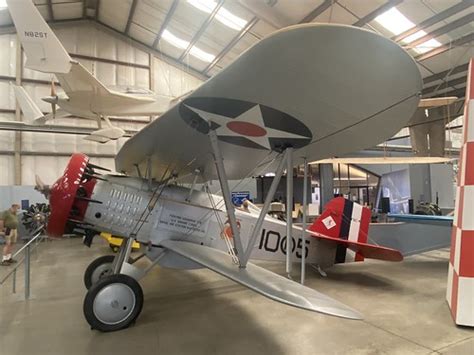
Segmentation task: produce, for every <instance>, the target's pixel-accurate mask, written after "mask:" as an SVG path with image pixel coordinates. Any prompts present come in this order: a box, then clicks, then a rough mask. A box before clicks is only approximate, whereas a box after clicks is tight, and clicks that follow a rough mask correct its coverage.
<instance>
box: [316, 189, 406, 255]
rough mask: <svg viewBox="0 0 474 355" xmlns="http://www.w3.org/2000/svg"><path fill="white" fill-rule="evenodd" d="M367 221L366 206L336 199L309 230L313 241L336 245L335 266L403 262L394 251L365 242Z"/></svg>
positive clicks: (341, 198) (343, 199) (327, 206)
mask: <svg viewBox="0 0 474 355" xmlns="http://www.w3.org/2000/svg"><path fill="white" fill-rule="evenodd" d="M370 218H371V212H370V209H368V208H367V207H363V206H361V205H359V204H358V203H355V202H352V201H349V200H346V199H345V198H343V197H336V198H334V199H332V200H331V201H329V203H328V204H327V205H326V206H325V210H324V212H323V214H322V215H321V216H320V217H319V218H318V219H316V220H315V221H314V223H313V224H312V225H311V226H310V227H309V228H308V229H309V231H310V232H313V233H312V236H313V237H315V238H318V239H322V240H324V241H329V242H335V243H337V249H336V255H335V261H334V262H335V263H344V262H351V261H364V258H373V259H380V260H389V261H400V260H402V259H403V257H402V255H401V254H400V252H399V251H397V250H394V249H390V248H385V247H381V246H378V245H372V244H368V243H367V241H368V234H369V224H370Z"/></svg>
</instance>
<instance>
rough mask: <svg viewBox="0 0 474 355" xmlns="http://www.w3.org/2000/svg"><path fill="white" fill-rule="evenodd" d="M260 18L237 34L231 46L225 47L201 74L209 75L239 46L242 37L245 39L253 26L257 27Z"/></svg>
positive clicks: (250, 22)
mask: <svg viewBox="0 0 474 355" xmlns="http://www.w3.org/2000/svg"><path fill="white" fill-rule="evenodd" d="M258 20H259V19H258V17H257V16H254V17H253V18H252V19H251V20H250V21H249V22H248V23H247V25H246V26H245V27H244V28H243V29H242V30H241V31H240V32H239V33H238V34H237V36H235V37H234V38H233V39H232V41H230V43H229V44H227V46H225V47H224V49H223V50H222V51H221V52H220V53H219V54H218V55H216V57H215V58H214V60H213V61H212V62H211V63H209V65H208V66H207V67H206V68H204V70H203V71H202V72H201V74H203V75H207V73H209V71H210V70H211V69H212V68H214V66H215V65H216V64H217V63H218V62H219V61H220V60H221V59H222V58H224V56H225V55H226V54H227V53H229V51H230V50H231V49H232V48H233V47H234V46H235V45H236V44H237V42H239V41H240V40H241V39H242V37H244V36H245V35H246V34H247V33H248V32H249V31H250V30H251V29H252V27H253V26H255V24H256V23H257V22H258Z"/></svg>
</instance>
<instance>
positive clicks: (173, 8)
mask: <svg viewBox="0 0 474 355" xmlns="http://www.w3.org/2000/svg"><path fill="white" fill-rule="evenodd" d="M178 5H179V0H174V1H173V3H172V4H171V6H170V8H169V10H168V13H167V14H166V16H165V19H164V20H163V23H162V24H161V27H160V30H159V31H158V33H157V34H156V38H155V40H154V41H153V45H152V47H153V48H156V46H157V44H158V42H159V41H160V39H161V35H162V34H163V31H164V30H165V29H166V27H168V24H169V22H170V21H171V18H172V17H173V15H174V12H175V11H176V8H177V7H178Z"/></svg>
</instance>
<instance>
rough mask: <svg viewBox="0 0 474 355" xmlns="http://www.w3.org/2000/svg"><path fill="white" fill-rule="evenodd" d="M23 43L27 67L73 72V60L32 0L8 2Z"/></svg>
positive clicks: (53, 71) (43, 70) (44, 70)
mask: <svg viewBox="0 0 474 355" xmlns="http://www.w3.org/2000/svg"><path fill="white" fill-rule="evenodd" d="M7 4H8V10H9V11H10V15H11V17H12V19H13V22H14V24H15V28H16V30H17V33H18V36H19V38H20V42H21V44H22V46H23V49H24V50H25V52H26V59H27V60H26V64H25V66H26V67H27V68H30V69H34V70H38V71H41V72H45V73H69V71H70V69H71V57H70V56H69V54H68V53H67V52H66V49H64V47H63V45H62V44H61V42H59V40H58V38H57V37H56V35H55V34H54V32H53V31H52V30H51V28H50V27H49V26H48V24H47V23H46V21H45V20H44V19H43V16H41V14H40V13H39V11H38V9H37V8H36V6H35V5H34V4H33V2H32V1H31V0H7Z"/></svg>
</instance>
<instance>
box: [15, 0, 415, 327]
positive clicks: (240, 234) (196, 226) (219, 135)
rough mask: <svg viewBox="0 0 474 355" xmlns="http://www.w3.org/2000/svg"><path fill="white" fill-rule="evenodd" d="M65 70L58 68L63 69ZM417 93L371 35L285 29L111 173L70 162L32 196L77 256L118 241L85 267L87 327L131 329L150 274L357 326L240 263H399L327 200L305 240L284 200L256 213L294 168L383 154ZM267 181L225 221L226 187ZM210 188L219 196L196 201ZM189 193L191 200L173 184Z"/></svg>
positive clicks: (396, 49) (168, 119)
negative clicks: (181, 273) (280, 207)
mask: <svg viewBox="0 0 474 355" xmlns="http://www.w3.org/2000/svg"><path fill="white" fill-rule="evenodd" d="M23 2H24V1H22V3H23ZM18 11H20V10H18ZM41 31H44V30H41V29H40V32H41ZM42 41H44V42H45V43H47V39H46V38H41V35H39V36H38V37H35V43H38V42H42ZM374 49H376V51H375V50H374ZM354 58H355V59H354ZM41 64H42V63H41V62H39V63H37V64H36V65H37V67H41ZM58 65H59V63H58ZM77 68H81V67H80V66H79V65H78V64H73V65H70V63H69V64H68V66H66V68H64V69H63V71H68V70H70V69H71V70H72V71H73V72H74V70H75V69H77ZM60 75H61V74H60ZM71 85H73V83H72V84H71ZM421 88H422V80H421V75H420V72H419V70H418V67H417V65H416V63H415V62H414V61H413V59H412V58H411V57H410V56H409V54H408V53H407V52H406V51H405V50H403V48H401V47H400V46H399V45H397V44H396V43H394V42H392V41H391V40H389V39H387V38H384V37H383V36H380V35H378V34H375V33H373V32H370V31H367V30H364V29H360V28H354V27H350V26H341V25H333V24H314V23H311V24H306V25H300V26H293V27H289V28H286V29H282V30H280V31H277V32H275V33H274V34H272V35H270V36H268V37H266V38H264V39H263V40H261V41H260V42H258V43H257V44H256V45H254V46H253V47H251V48H250V49H249V50H247V51H245V52H244V53H243V54H242V55H240V57H239V58H237V59H236V60H235V61H234V62H233V63H232V64H231V65H229V66H228V67H227V68H226V69H225V70H223V71H221V72H220V73H219V74H217V75H215V76H214V77H212V78H211V79H209V80H208V81H207V82H206V83H204V84H203V85H202V86H200V87H199V88H198V89H196V90H195V91H193V92H192V93H191V94H189V95H188V96H187V97H186V98H184V99H183V100H182V101H180V102H177V103H176V104H174V105H173V106H171V107H170V108H169V109H168V110H167V111H166V112H164V113H163V114H162V115H161V116H160V118H159V119H158V120H154V121H152V122H151V123H150V124H149V125H147V126H146V127H145V128H144V129H142V130H141V131H139V132H138V133H136V134H135V135H134V136H133V137H132V138H130V139H129V140H127V141H126V142H125V144H124V146H123V147H122V148H121V150H120V151H119V153H118V155H117V157H116V159H115V165H116V171H118V172H121V173H122V175H113V174H105V175H98V174H97V171H98V169H100V168H99V167H97V166H94V165H93V164H91V163H90V162H89V158H88V157H87V156H85V155H83V154H79V153H76V154H74V155H73V156H72V158H71V160H70V162H69V164H68V166H67V168H66V170H65V172H64V175H63V176H62V177H61V178H60V179H59V180H58V181H57V182H56V183H55V184H53V185H52V186H51V187H45V186H44V184H43V183H39V184H38V185H39V186H38V189H40V190H42V191H44V192H45V193H46V194H48V195H49V201H50V207H51V215H50V218H49V222H48V224H47V227H46V231H47V233H48V234H49V235H51V236H56V237H59V236H61V235H63V234H64V233H65V232H71V231H72V232H75V233H80V234H82V235H85V236H86V238H85V241H86V242H87V243H88V244H89V243H90V242H91V241H92V238H93V237H94V235H96V234H97V233H100V232H108V233H111V234H113V235H116V236H121V237H123V238H125V241H124V242H123V243H122V247H121V250H120V251H119V253H118V254H117V255H115V256H103V257H100V258H98V259H96V260H94V261H93V262H92V263H91V264H90V265H89V267H88V268H87V270H86V272H85V275H84V280H85V283H86V286H87V288H88V291H87V294H86V297H85V299H84V305H83V309H84V316H85V318H86V320H87V321H88V323H89V324H90V325H91V327H92V328H95V329H98V330H101V331H113V330H118V329H122V328H126V327H128V326H129V325H130V324H131V323H133V322H134V321H135V319H136V318H137V317H138V315H139V314H140V312H141V310H142V305H143V291H142V288H141V286H140V284H139V280H140V279H141V278H143V277H144V276H145V275H146V273H147V272H148V271H149V270H150V269H151V268H152V267H153V266H155V265H157V264H159V265H161V266H163V267H173V268H179V269H192V268H198V267H201V268H202V267H205V268H208V269H210V270H213V271H215V272H217V273H219V274H221V275H223V276H225V277H228V278H230V279H232V280H234V281H236V282H238V283H240V284H242V285H244V286H246V287H248V288H250V289H252V290H254V291H256V292H258V293H260V294H262V295H264V296H266V297H269V298H271V299H273V300H276V301H279V302H282V303H285V304H288V305H292V306H295V307H299V308H303V309H306V310H311V311H316V312H320V313H325V314H331V315H335V316H340V317H344V318H352V319H358V318H360V317H361V316H360V314H359V313H358V312H357V311H354V310H353V309H352V308H350V307H348V306H345V305H344V304H342V303H340V302H338V301H336V300H334V299H332V298H330V297H328V296H325V295H323V294H321V293H319V292H317V291H315V290H313V289H311V288H309V287H305V286H303V285H300V284H298V283H296V282H294V281H292V280H289V279H287V278H284V277H282V276H279V275H276V274H274V273H272V272H270V271H268V270H265V269H263V268H261V267H259V266H256V265H254V264H253V263H251V262H249V260H250V259H251V258H255V259H269V260H283V259H285V260H286V262H287V272H288V273H289V272H290V271H291V265H292V261H293V260H299V259H300V258H301V260H302V263H305V262H306V260H307V261H308V262H313V263H317V264H318V265H320V266H322V267H325V266H330V265H332V264H334V262H336V261H342V260H343V259H344V260H347V257H348V256H349V259H350V257H353V259H355V260H357V259H360V258H362V257H375V258H380V259H384V260H394V261H395V260H401V255H400V253H399V252H397V251H396V250H393V249H388V248H384V247H380V246H375V245H370V244H368V243H367V242H366V241H367V240H365V241H364V240H363V239H361V234H360V231H361V230H362V231H363V232H365V231H366V230H367V229H366V227H363V225H364V224H365V223H366V222H367V221H368V218H367V217H366V216H365V217H364V215H366V213H365V212H364V211H365V210H364V209H363V208H362V207H361V206H359V205H355V204H347V205H346V202H339V207H338V208H335V209H330V210H328V211H326V214H325V215H324V216H323V217H322V219H319V220H318V222H319V223H320V226H319V227H318V226H313V227H314V228H313V227H311V228H310V230H308V231H305V233H307V235H308V236H311V237H308V240H306V239H305V237H304V236H302V235H301V234H302V232H303V230H302V229H301V228H297V227H294V226H293V225H292V218H291V212H292V209H293V208H292V206H291V203H290V202H291V201H292V199H291V198H290V197H288V207H287V213H289V218H287V222H286V223H285V222H282V221H278V220H276V219H274V218H272V217H270V216H268V215H267V212H268V209H269V206H270V203H271V201H272V200H273V198H274V196H275V192H276V190H277V187H278V183H279V181H280V179H281V176H282V174H283V171H284V170H285V169H286V170H287V171H289V172H290V174H287V179H286V180H287V191H288V195H290V194H291V192H292V191H293V188H292V184H291V181H292V178H291V177H292V174H291V171H292V170H293V167H294V166H295V165H299V164H300V163H301V160H300V159H301V158H305V159H306V161H315V160H320V159H324V158H330V157H333V156H340V155H343V154H347V153H349V152H353V151H359V150H361V149H365V148H369V147H372V146H374V145H376V144H379V143H381V142H384V141H385V140H386V139H388V138H390V137H392V136H393V135H394V134H395V133H396V132H398V131H399V130H400V129H401V128H402V127H404V126H406V124H407V123H408V121H409V119H410V117H412V115H413V113H414V112H415V110H416V109H417V107H418V103H419V93H420V91H421ZM106 97H110V95H106ZM124 106H126V105H124ZM266 172H274V173H275V177H274V180H273V182H272V186H271V187H270V189H269V193H268V195H267V197H266V199H265V203H264V205H263V207H262V208H261V209H259V208H257V207H255V206H253V205H251V204H248V206H247V209H242V210H241V209H236V208H235V207H234V205H233V204H232V199H231V193H230V188H229V180H241V179H244V178H245V177H249V176H255V175H260V174H264V173H266ZM214 179H218V180H219V183H220V187H221V189H222V196H216V195H211V194H210V193H207V192H206V191H200V190H197V189H196V183H198V182H199V183H203V184H207V183H208V182H209V181H211V180H214ZM71 182H72V183H71ZM188 182H190V183H191V182H192V184H191V185H190V188H187V187H183V186H178V184H179V185H183V184H184V183H188ZM338 201H341V200H338ZM341 211H342V212H341ZM349 212H350V213H349ZM362 234H363V233H362ZM299 237H301V239H300V238H299ZM313 237H314V238H313ZM134 240H136V241H138V242H140V243H141V244H142V245H143V246H144V250H145V252H144V255H145V256H146V258H147V259H148V261H149V266H148V267H146V268H142V267H140V266H139V265H138V263H137V264H136V263H135V261H136V259H132V260H130V259H129V256H130V252H131V246H132V243H133V241H134ZM286 241H288V243H287V242H286ZM287 244H288V248H287V247H286V245H287ZM287 249H288V252H287ZM348 249H350V251H352V253H353V254H352V255H348V254H350V253H348V252H349V250H348ZM290 251H291V252H290ZM285 254H286V255H285ZM306 254H307V255H306ZM306 256H307V259H306Z"/></svg>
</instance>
